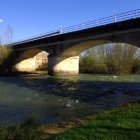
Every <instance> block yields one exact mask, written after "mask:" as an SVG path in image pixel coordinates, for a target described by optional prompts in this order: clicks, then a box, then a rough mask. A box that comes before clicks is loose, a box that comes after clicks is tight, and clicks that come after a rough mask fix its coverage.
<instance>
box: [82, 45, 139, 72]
mask: <svg viewBox="0 0 140 140" xmlns="http://www.w3.org/2000/svg"><path fill="white" fill-rule="evenodd" d="M80 71H81V72H83V73H98V74H100V73H103V74H114V73H115V74H121V73H139V72H140V51H139V49H138V48H137V47H134V46H131V45H125V44H109V45H108V46H98V47H95V48H92V49H89V50H87V51H86V52H85V53H84V54H83V55H82V56H81V59H80Z"/></svg>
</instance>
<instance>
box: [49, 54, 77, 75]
mask: <svg viewBox="0 0 140 140" xmlns="http://www.w3.org/2000/svg"><path fill="white" fill-rule="evenodd" d="M48 74H49V75H77V74H79V56H72V57H64V56H63V57H57V56H48Z"/></svg>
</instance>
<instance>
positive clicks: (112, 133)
mask: <svg viewBox="0 0 140 140" xmlns="http://www.w3.org/2000/svg"><path fill="white" fill-rule="evenodd" d="M139 132H140V103H137V104H134V105H129V104H128V105H127V106H123V107H120V108H117V109H115V110H112V111H106V112H104V113H101V114H100V115H97V116H93V117H89V118H87V119H85V123H84V124H83V125H80V126H77V127H75V128H71V129H69V130H67V131H65V132H64V133H62V134H59V135H55V136H52V137H50V138H49V140H139V139H140V133H139Z"/></svg>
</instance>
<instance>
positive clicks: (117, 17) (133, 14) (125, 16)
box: [12, 9, 140, 45]
mask: <svg viewBox="0 0 140 140" xmlns="http://www.w3.org/2000/svg"><path fill="white" fill-rule="evenodd" d="M139 17H140V9H136V10H133V11H128V12H124V13H120V14H116V13H115V12H114V14H113V15H112V16H109V17H105V18H100V19H96V20H93V21H89V22H85V23H82V24H77V25H74V26H69V27H61V28H60V29H57V30H54V31H51V32H47V33H45V34H40V35H38V36H34V37H31V38H27V39H24V40H18V41H16V42H13V43H12V44H13V45H16V44H21V43H26V42H30V41H34V40H38V39H43V38H47V37H51V36H56V35H59V34H65V33H70V32H75V31H80V30H84V29H89V28H93V27H97V26H102V25H106V24H111V23H115V22H120V21H126V20H130V19H135V18H139Z"/></svg>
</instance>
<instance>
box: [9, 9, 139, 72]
mask: <svg viewBox="0 0 140 140" xmlns="http://www.w3.org/2000/svg"><path fill="white" fill-rule="evenodd" d="M108 43H126V44H130V45H134V46H137V47H140V9H137V10H134V11H129V12H126V13H121V14H118V15H113V16H110V17H107V18H102V19H98V20H94V21H91V22H87V23H84V24H79V25H75V26H71V27H67V28H61V30H56V31H53V32H50V33H47V34H45V35H40V36H37V37H33V38H30V39H26V40H23V41H18V42H15V43H13V44H12V46H13V47H14V48H15V51H16V55H17V61H16V65H15V69H16V70H18V71H31V70H34V69H36V68H37V67H34V61H35V56H37V54H39V53H40V52H42V51H45V52H47V53H48V59H47V60H46V61H45V62H47V61H48V74H50V75H63V74H78V73H79V55H80V53H81V52H83V51H85V50H87V49H89V48H91V47H94V46H98V45H103V44H108ZM45 59H46V58H45ZM25 65H26V66H27V67H26V66H25Z"/></svg>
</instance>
